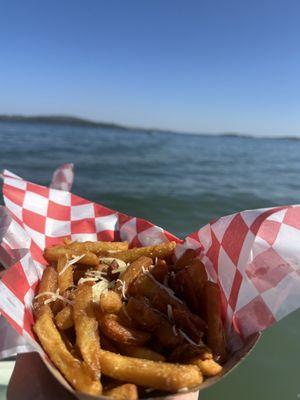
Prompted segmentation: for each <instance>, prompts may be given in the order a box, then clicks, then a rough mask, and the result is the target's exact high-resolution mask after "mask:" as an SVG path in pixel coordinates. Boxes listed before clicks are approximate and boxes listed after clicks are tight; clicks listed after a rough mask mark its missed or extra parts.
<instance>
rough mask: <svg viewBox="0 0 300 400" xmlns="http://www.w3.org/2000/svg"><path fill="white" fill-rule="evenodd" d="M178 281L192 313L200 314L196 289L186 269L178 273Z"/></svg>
mask: <svg viewBox="0 0 300 400" xmlns="http://www.w3.org/2000/svg"><path fill="white" fill-rule="evenodd" d="M176 279H177V280H178V282H179V283H180V286H181V288H182V295H183V299H184V300H185V302H186V304H187V305H188V307H189V308H190V310H191V311H192V312H194V313H196V314H199V308H200V304H199V299H198V296H197V292H196V287H195V285H194V283H193V280H192V278H191V276H190V275H189V273H188V272H187V268H186V267H185V268H183V269H181V270H180V271H178V272H177V274H176Z"/></svg>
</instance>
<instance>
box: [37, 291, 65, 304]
mask: <svg viewBox="0 0 300 400" xmlns="http://www.w3.org/2000/svg"><path fill="white" fill-rule="evenodd" d="M42 296H50V298H49V299H46V300H45V301H44V304H49V303H52V302H54V301H56V300H62V301H63V302H64V303H68V304H73V303H72V301H71V300H69V299H67V298H66V297H63V296H61V295H60V294H59V289H57V290H56V292H42V293H39V294H37V295H36V296H35V298H36V299H38V298H39V297H42Z"/></svg>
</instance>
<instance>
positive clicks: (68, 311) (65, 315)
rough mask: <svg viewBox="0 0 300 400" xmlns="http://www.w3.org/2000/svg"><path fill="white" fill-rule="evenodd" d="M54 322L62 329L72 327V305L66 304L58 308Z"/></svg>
mask: <svg viewBox="0 0 300 400" xmlns="http://www.w3.org/2000/svg"><path fill="white" fill-rule="evenodd" d="M55 323H56V326H57V327H58V328H59V329H60V330H62V331H65V330H66V329H69V328H72V326H74V320H73V310H72V307H71V306H69V305H67V306H65V307H64V308H63V309H62V310H60V311H59V312H58V313H57V314H56V316H55Z"/></svg>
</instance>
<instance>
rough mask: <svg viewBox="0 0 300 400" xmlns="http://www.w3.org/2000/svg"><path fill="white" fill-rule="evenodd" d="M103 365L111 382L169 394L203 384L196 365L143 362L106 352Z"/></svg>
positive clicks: (103, 370)
mask: <svg viewBox="0 0 300 400" xmlns="http://www.w3.org/2000/svg"><path fill="white" fill-rule="evenodd" d="M100 363H101V367H102V372H103V374H104V375H107V376H109V377H111V378H114V379H118V380H121V381H125V382H130V383H134V384H136V385H140V386H143V387H151V388H155V389H159V390H164V391H170V392H177V391H178V390H180V389H182V388H193V387H195V386H197V385H199V384H200V383H201V382H202V380H203V377H202V374H201V372H200V370H199V369H198V368H197V367H196V366H195V365H180V364H169V363H165V362H161V361H151V360H144V359H139V358H133V357H127V356H122V355H120V354H115V353H111V352H109V351H105V350H100Z"/></svg>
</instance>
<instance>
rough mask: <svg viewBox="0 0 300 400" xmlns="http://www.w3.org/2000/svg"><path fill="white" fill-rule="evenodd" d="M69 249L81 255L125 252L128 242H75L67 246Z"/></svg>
mask: <svg viewBox="0 0 300 400" xmlns="http://www.w3.org/2000/svg"><path fill="white" fill-rule="evenodd" d="M67 247H68V248H69V249H72V250H76V251H79V252H81V253H89V252H91V253H95V254H99V253H101V252H106V251H108V252H110V251H124V250H127V249H128V242H73V243H69V244H68V245H67Z"/></svg>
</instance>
